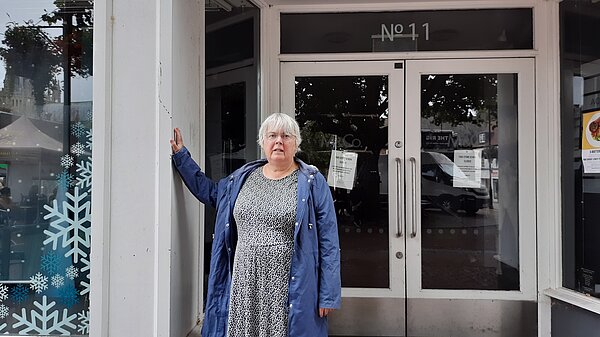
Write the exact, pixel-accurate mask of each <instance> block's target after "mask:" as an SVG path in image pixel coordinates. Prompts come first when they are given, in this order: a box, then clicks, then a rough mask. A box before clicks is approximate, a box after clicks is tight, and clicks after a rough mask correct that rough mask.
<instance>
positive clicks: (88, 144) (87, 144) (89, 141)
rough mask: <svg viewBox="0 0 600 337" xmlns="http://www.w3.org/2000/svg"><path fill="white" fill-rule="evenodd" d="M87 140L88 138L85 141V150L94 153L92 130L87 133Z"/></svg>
mask: <svg viewBox="0 0 600 337" xmlns="http://www.w3.org/2000/svg"><path fill="white" fill-rule="evenodd" d="M85 138H87V139H86V141H85V148H86V149H88V150H90V151H92V130H88V131H87V132H86V133H85Z"/></svg>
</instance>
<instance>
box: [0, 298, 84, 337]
mask: <svg viewBox="0 0 600 337" xmlns="http://www.w3.org/2000/svg"><path fill="white" fill-rule="evenodd" d="M33 305H34V306H35V307H36V308H37V309H38V310H39V311H34V310H31V311H30V312H29V319H28V318H27V310H26V309H25V308H23V309H21V315H19V314H16V313H15V314H12V316H13V318H15V319H16V320H17V322H16V323H15V324H13V326H12V327H13V329H16V328H19V327H21V326H23V327H24V328H23V329H22V330H20V331H19V334H20V335H26V334H30V333H32V332H33V333H35V334H40V335H49V334H52V333H60V334H63V335H70V332H69V331H68V330H66V328H71V329H75V328H76V327H75V324H73V323H71V321H73V320H74V319H75V318H76V317H77V315H76V314H73V315H69V312H68V309H63V311H62V317H61V316H60V312H59V311H58V310H54V311H52V309H53V308H54V306H55V305H56V302H54V301H52V302H50V303H48V299H47V297H46V296H45V295H44V296H43V297H42V303H39V302H37V301H35V302H33Z"/></svg>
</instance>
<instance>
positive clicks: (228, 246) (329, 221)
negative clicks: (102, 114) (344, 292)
mask: <svg viewBox="0 0 600 337" xmlns="http://www.w3.org/2000/svg"><path fill="white" fill-rule="evenodd" d="M173 162H174V163H175V167H176V168H177V170H178V171H179V174H180V175H181V177H182V179H183V181H184V182H185V184H186V186H187V187H188V188H189V190H190V191H191V192H192V194H194V196H196V198H198V200H200V201H201V202H202V203H204V204H206V205H211V206H213V207H215V208H216V209H217V218H216V223H215V233H214V240H213V244H212V257H211V261H210V275H209V278H208V294H207V298H206V308H205V315H204V324H203V326H202V336H203V337H225V335H226V333H227V315H228V310H229V294H230V288H231V272H232V270H233V257H234V254H235V248H236V243H237V227H236V225H235V220H234V219H233V207H234V205H235V201H236V198H237V196H238V193H239V192H240V189H241V187H242V185H243V183H244V180H245V179H246V177H248V175H249V174H250V173H251V172H252V171H254V170H255V169H256V168H258V167H260V166H262V165H265V164H266V163H267V161H266V160H264V159H263V160H257V161H254V162H251V163H248V164H246V165H244V166H243V167H241V168H239V169H238V170H236V171H235V172H233V173H232V174H231V175H229V176H228V177H225V178H223V179H221V180H220V181H219V182H214V181H212V180H211V179H209V178H208V177H206V175H205V174H204V173H203V172H202V171H201V170H200V167H199V166H198V164H196V162H194V160H193V159H192V158H191V156H190V153H189V151H188V150H187V149H186V148H183V149H181V150H180V151H179V152H177V153H176V154H174V155H173ZM296 162H297V163H298V165H299V167H300V168H299V172H298V207H297V214H296V224H295V225H296V228H295V231H294V252H293V255H292V265H291V270H290V279H289V287H288V305H289V313H288V334H289V336H290V337H323V336H327V318H321V317H319V313H318V310H319V308H333V309H338V308H339V307H340V304H341V283H340V249H339V240H338V231H337V220H336V216H335V209H334V206H333V199H332V197H331V192H330V190H329V186H328V185H327V182H326V181H325V178H324V177H323V175H322V174H321V173H319V172H318V170H317V168H316V167H314V166H311V165H307V164H305V163H304V162H302V161H301V160H298V159H296Z"/></svg>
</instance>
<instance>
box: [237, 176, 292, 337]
mask: <svg viewBox="0 0 600 337" xmlns="http://www.w3.org/2000/svg"><path fill="white" fill-rule="evenodd" d="M297 191H298V171H297V170H296V171H294V172H293V173H292V174H290V175H288V176H286V177H284V178H282V179H279V180H272V179H269V178H267V177H265V176H264V174H263V171H262V167H259V168H257V169H256V170H254V172H252V173H251V174H250V175H249V176H248V178H247V179H246V182H244V185H243V186H242V189H241V191H240V193H239V195H238V197H237V201H236V203H235V207H234V209H233V216H234V219H235V222H236V224H237V230H238V243H237V248H236V252H235V259H234V263H233V276H232V282H231V298H230V302H229V319H228V323H227V335H228V336H229V337H241V336H243V337H276V336H281V337H285V336H287V327H288V308H287V301H288V279H289V274H290V266H291V258H292V251H293V248H294V223H295V221H296V205H297V199H298V197H297Z"/></svg>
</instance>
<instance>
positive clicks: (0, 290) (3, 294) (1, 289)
mask: <svg viewBox="0 0 600 337" xmlns="http://www.w3.org/2000/svg"><path fill="white" fill-rule="evenodd" d="M7 298H8V287H7V286H6V285H4V284H0V302H2V301H4V300H5V299H7Z"/></svg>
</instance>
